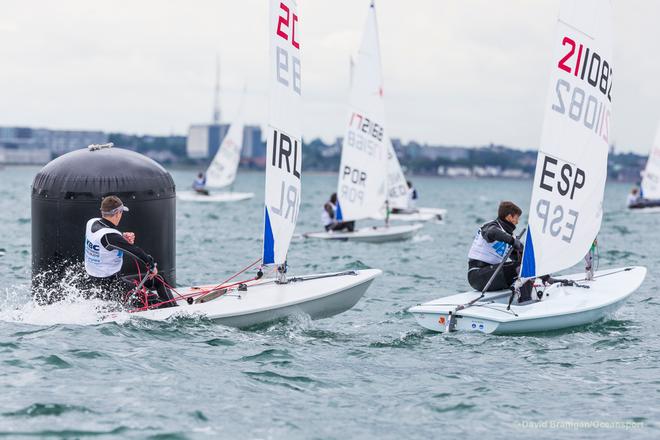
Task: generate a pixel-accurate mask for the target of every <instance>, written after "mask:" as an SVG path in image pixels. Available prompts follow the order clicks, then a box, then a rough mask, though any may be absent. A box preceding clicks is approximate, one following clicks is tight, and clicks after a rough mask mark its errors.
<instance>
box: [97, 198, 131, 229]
mask: <svg viewBox="0 0 660 440" xmlns="http://www.w3.org/2000/svg"><path fill="white" fill-rule="evenodd" d="M124 211H128V208H127V207H126V206H124V203H123V202H122V201H121V199H120V198H119V197H117V196H108V197H104V198H103V200H102V201H101V215H102V216H103V218H105V219H108V220H110V221H111V222H112V223H114V224H115V225H118V224H119V221H120V220H121V217H122V215H123V214H124Z"/></svg>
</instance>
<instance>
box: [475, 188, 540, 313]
mask: <svg viewBox="0 0 660 440" xmlns="http://www.w3.org/2000/svg"><path fill="white" fill-rule="evenodd" d="M521 215H522V210H521V209H520V208H519V207H518V206H517V205H516V204H514V203H513V202H508V201H505V202H501V203H500V206H499V208H498V212H497V218H496V219H495V220H493V221H490V222H488V223H485V224H484V225H482V226H481V227H480V228H479V229H478V230H477V233H476V235H475V237H474V241H473V242H472V246H471V247H470V251H469V253H468V283H470V286H472V287H473V288H474V289H476V290H479V291H482V290H483V289H484V287H486V284H487V283H488V281H489V280H490V279H491V277H492V276H493V274H494V273H495V272H496V271H497V267H498V265H499V264H500V263H501V262H502V260H503V259H504V256H505V255H507V251H508V250H509V248H510V247H513V250H514V252H511V257H510V260H509V261H505V262H504V264H503V266H502V269H501V270H500V271H499V272H498V273H497V275H496V276H495V278H494V279H493V281H492V282H491V284H490V286H489V288H488V290H489V291H494V290H504V289H508V288H510V287H511V286H512V285H513V282H514V281H515V280H516V278H518V273H519V271H520V263H521V256H522V251H523V244H522V242H521V241H520V240H519V239H518V238H516V237H515V236H514V235H513V231H514V230H515V229H516V225H517V224H518V221H519V220H520V216H521ZM531 287H532V286H531V283H530V282H528V283H525V284H523V287H521V289H520V299H519V301H520V302H523V301H527V300H529V299H531Z"/></svg>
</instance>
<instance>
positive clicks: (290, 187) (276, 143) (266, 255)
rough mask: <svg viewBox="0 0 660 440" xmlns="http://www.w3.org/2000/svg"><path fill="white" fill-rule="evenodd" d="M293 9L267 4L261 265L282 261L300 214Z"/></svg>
mask: <svg viewBox="0 0 660 440" xmlns="http://www.w3.org/2000/svg"><path fill="white" fill-rule="evenodd" d="M297 10H298V6H297V2H296V1H295V0H270V11H269V14H270V19H269V26H268V38H269V42H270V50H269V52H270V54H269V68H268V75H269V78H270V79H269V84H270V85H269V95H270V96H269V102H270V111H269V122H268V129H267V138H266V190H265V210H264V247H263V256H262V261H263V264H276V265H280V264H283V263H284V262H285V261H286V255H287V251H288V249H289V244H290V242H291V237H292V236H293V232H294V230H295V227H296V220H297V218H298V212H299V210H300V197H301V181H300V179H301V170H302V123H301V105H302V100H301V64H300V41H301V39H300V31H299V30H300V21H299V16H298V12H297Z"/></svg>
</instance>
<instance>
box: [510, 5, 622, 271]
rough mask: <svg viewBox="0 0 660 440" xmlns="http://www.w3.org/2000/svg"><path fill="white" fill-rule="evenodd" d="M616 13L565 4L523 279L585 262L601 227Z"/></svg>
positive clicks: (557, 37) (605, 7)
mask: <svg viewBox="0 0 660 440" xmlns="http://www.w3.org/2000/svg"><path fill="white" fill-rule="evenodd" d="M611 34H612V10H611V5H610V3H609V2H607V1H599V0H579V1H578V0H563V1H562V2H561V9H560V16H559V18H558V20H557V31H556V34H555V39H554V44H555V50H554V57H553V58H552V68H551V76H550V83H549V86H548V91H547V100H546V110H545V117H544V121H543V130H542V134H541V142H540V146H539V153H538V157H537V162H536V172H535V175H534V186H533V190H532V199H531V203H530V207H529V229H528V232H527V237H526V246H525V251H524V255H523V262H522V268H521V277H523V278H532V277H535V276H539V275H545V274H549V273H552V272H556V271H560V270H562V269H566V268H568V267H570V266H573V265H574V264H576V263H577V262H579V261H580V260H581V259H582V258H583V257H584V255H585V254H586V253H587V252H588V250H589V249H590V247H591V245H592V243H593V240H594V239H595V238H596V235H597V234H598V232H599V230H600V225H601V220H602V213H603V206H602V205H603V195H604V190H605V180H606V178H607V155H608V151H609V132H610V124H611V114H612V102H611V101H612V85H613V81H614V72H615V70H614V69H613V65H612V62H613V61H612V38H611Z"/></svg>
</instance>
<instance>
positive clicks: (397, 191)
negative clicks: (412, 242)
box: [384, 139, 447, 222]
mask: <svg viewBox="0 0 660 440" xmlns="http://www.w3.org/2000/svg"><path fill="white" fill-rule="evenodd" d="M387 143H388V144H389V146H388V155H387V158H388V161H387V164H388V171H387V187H388V206H389V208H390V213H389V219H390V220H397V221H404V222H427V221H429V220H442V219H444V218H445V216H446V215H447V210H446V209H442V208H428V207H417V206H414V205H413V201H412V200H411V197H410V194H409V193H410V191H411V189H410V188H408V182H407V180H406V176H405V175H404V174H403V170H402V169H401V163H400V162H399V158H398V157H397V156H396V151H395V150H394V146H393V145H392V142H391V140H389V139H388V142H387ZM384 215H386V214H384Z"/></svg>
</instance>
